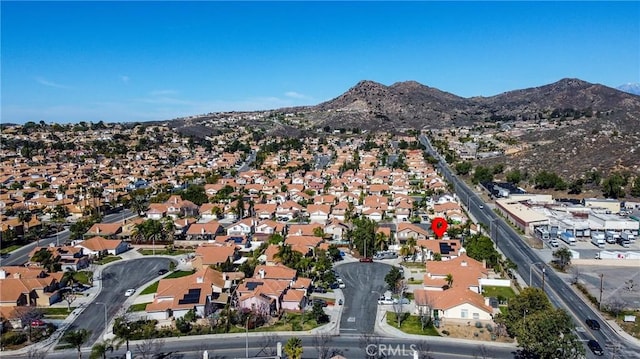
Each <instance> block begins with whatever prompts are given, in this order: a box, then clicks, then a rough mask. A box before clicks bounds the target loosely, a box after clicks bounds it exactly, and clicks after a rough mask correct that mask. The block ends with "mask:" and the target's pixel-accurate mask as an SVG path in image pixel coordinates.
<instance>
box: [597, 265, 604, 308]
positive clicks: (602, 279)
mask: <svg viewBox="0 0 640 359" xmlns="http://www.w3.org/2000/svg"><path fill="white" fill-rule="evenodd" d="M603 283H604V273H600V300H599V301H598V310H602V287H603V286H602V285H603Z"/></svg>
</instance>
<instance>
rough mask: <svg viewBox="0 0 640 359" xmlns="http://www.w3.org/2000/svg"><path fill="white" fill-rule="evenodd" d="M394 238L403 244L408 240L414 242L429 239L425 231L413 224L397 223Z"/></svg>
mask: <svg viewBox="0 0 640 359" xmlns="http://www.w3.org/2000/svg"><path fill="white" fill-rule="evenodd" d="M396 238H397V239H398V241H400V243H404V242H406V241H407V240H408V239H409V238H414V239H415V240H420V239H427V238H429V233H428V232H427V230H426V229H424V228H422V227H420V226H418V225H415V224H413V223H407V222H401V223H398V228H397V230H396Z"/></svg>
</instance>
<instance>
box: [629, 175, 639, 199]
mask: <svg viewBox="0 0 640 359" xmlns="http://www.w3.org/2000/svg"><path fill="white" fill-rule="evenodd" d="M629 194H630V195H632V196H633V197H636V198H640V176H637V177H636V179H635V180H634V181H633V186H632V187H631V191H630V192H629Z"/></svg>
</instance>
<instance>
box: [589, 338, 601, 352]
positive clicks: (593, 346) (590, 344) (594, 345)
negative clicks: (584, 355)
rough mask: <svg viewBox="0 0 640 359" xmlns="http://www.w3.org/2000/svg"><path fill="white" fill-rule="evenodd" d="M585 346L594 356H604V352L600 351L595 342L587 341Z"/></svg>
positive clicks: (598, 345) (598, 344)
mask: <svg viewBox="0 0 640 359" xmlns="http://www.w3.org/2000/svg"><path fill="white" fill-rule="evenodd" d="M587 346H588V347H589V349H591V351H592V352H593V354H595V355H604V350H602V347H601V346H600V343H598V342H597V341H596V340H593V339H591V340H589V341H588V342H587Z"/></svg>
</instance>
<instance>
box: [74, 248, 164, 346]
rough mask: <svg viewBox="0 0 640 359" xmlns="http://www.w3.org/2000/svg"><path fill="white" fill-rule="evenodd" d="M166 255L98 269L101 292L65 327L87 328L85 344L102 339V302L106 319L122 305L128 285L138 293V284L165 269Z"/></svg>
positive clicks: (114, 314) (118, 310)
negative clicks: (88, 331)
mask: <svg viewBox="0 0 640 359" xmlns="http://www.w3.org/2000/svg"><path fill="white" fill-rule="evenodd" d="M170 261H171V260H170V259H168V258H138V259H133V260H128V261H122V262H115V263H113V264H111V265H110V266H108V267H107V268H105V270H104V271H103V272H102V279H101V280H102V291H101V292H100V294H98V296H97V297H96V298H95V299H94V301H93V302H92V303H91V304H89V305H88V306H87V307H86V309H85V310H84V311H83V312H82V313H81V314H80V315H79V316H78V318H76V320H75V321H74V322H73V324H71V326H70V327H69V329H70V330H76V329H81V328H84V329H87V330H90V331H91V338H90V339H89V340H88V341H87V344H88V345H90V344H93V343H95V342H96V341H99V340H102V338H101V335H102V333H103V331H104V328H105V323H104V314H105V313H104V311H105V305H102V304H96V302H99V303H106V310H107V321H108V322H111V320H112V319H113V318H114V317H115V316H116V315H119V312H120V309H121V308H122V304H123V303H124V302H125V300H126V299H127V297H125V296H124V292H125V291H126V290H127V289H129V288H134V289H136V292H137V293H140V291H141V290H143V289H144V288H140V286H141V285H143V284H145V283H146V282H148V281H150V280H152V279H154V278H156V277H159V276H158V270H160V269H162V268H167V269H168V268H169V262H170Z"/></svg>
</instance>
